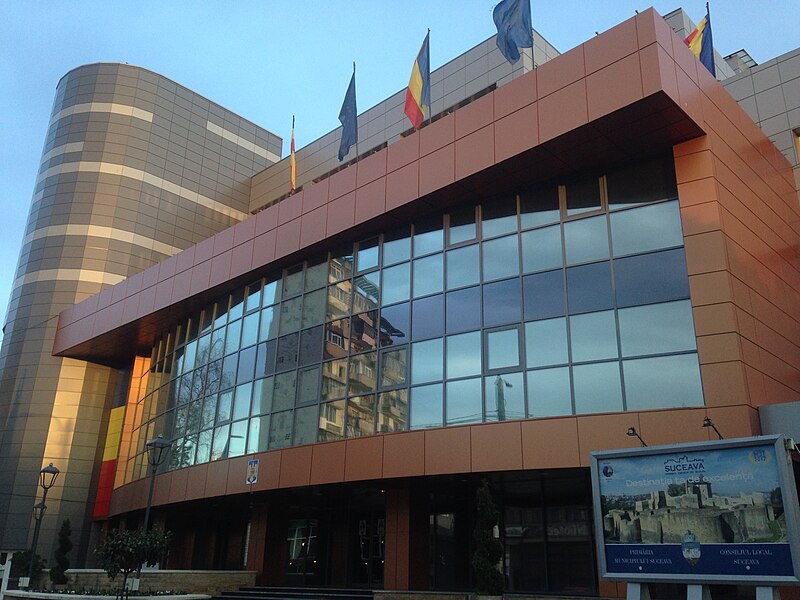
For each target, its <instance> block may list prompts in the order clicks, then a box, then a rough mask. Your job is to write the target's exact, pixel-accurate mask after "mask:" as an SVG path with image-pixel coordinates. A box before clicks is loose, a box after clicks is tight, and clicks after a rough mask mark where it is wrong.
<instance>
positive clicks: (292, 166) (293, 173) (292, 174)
mask: <svg viewBox="0 0 800 600" xmlns="http://www.w3.org/2000/svg"><path fill="white" fill-rule="evenodd" d="M290 144H291V146H290V147H289V156H290V159H289V160H290V162H289V179H290V180H291V181H290V186H291V188H292V189H291V193H292V194H294V193H295V191H296V187H295V186H296V183H297V181H296V179H297V158H296V157H295V153H294V115H292V139H291V142H290Z"/></svg>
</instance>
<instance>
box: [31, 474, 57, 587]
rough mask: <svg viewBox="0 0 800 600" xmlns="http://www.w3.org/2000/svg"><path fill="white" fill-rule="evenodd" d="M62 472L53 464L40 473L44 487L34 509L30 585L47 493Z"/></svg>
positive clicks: (40, 480)
mask: <svg viewBox="0 0 800 600" xmlns="http://www.w3.org/2000/svg"><path fill="white" fill-rule="evenodd" d="M59 473H60V471H59V470H58V469H57V468H56V467H54V466H53V463H50V464H49V465H47V466H46V467H45V468H44V469H42V470H41V471H39V485H40V486H41V487H42V490H43V492H42V501H41V502H39V503H38V504H36V505H35V506H34V507H33V518H34V520H35V521H36V525H35V526H34V528H33V543H32V544H31V555H30V562H29V564H28V585H30V584H31V583H30V582H31V578H32V577H33V565H34V563H35V562H36V546H37V545H38V544H39V529H40V528H41V526H42V519H43V518H44V513H45V511H46V510H47V504H45V500H47V492H48V491H49V490H50V488H51V487H53V486H54V485H55V484H56V479H57V478H58V474H59Z"/></svg>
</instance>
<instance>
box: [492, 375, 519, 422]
mask: <svg viewBox="0 0 800 600" xmlns="http://www.w3.org/2000/svg"><path fill="white" fill-rule="evenodd" d="M483 381H484V388H485V390H484V393H485V398H486V420H487V421H508V420H511V419H524V418H525V387H524V385H525V384H524V383H523V381H522V373H503V374H502V375H490V376H488V377H485V378H484V380H483Z"/></svg>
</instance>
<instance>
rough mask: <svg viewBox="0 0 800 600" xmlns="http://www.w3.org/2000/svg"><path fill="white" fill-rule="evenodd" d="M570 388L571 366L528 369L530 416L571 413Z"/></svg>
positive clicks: (555, 415)
mask: <svg viewBox="0 0 800 600" xmlns="http://www.w3.org/2000/svg"><path fill="white" fill-rule="evenodd" d="M570 388H571V386H570V382H569V367H557V368H555V369H539V370H537V371H528V416H529V417H533V418H539V417H560V416H562V415H571V414H572V397H571V394H570Z"/></svg>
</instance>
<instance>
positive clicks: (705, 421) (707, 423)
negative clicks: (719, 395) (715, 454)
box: [703, 417, 724, 439]
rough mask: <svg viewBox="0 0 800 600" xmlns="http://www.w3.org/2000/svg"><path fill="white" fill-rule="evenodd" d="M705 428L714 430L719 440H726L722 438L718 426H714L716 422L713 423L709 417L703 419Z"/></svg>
mask: <svg viewBox="0 0 800 600" xmlns="http://www.w3.org/2000/svg"><path fill="white" fill-rule="evenodd" d="M703 427H711V429H713V430H714V433H716V434H717V436H718V437H719V439H724V438H723V437H722V434H721V433H720V432H719V429H717V426H716V425H714V421H712V420H711V419H709V418H708V417H706V418H705V419H703Z"/></svg>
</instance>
